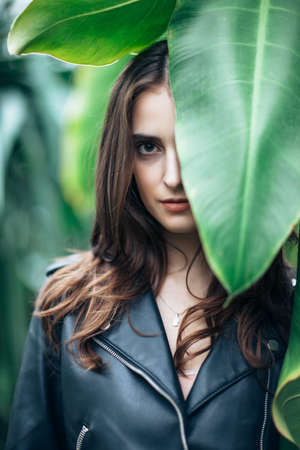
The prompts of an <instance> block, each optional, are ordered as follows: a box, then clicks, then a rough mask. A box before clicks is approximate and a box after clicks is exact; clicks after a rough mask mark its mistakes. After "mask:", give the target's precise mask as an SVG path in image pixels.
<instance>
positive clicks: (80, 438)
mask: <svg viewBox="0 0 300 450" xmlns="http://www.w3.org/2000/svg"><path fill="white" fill-rule="evenodd" d="M88 431H89V429H88V427H86V426H85V425H82V427H81V430H80V432H79V434H78V436H77V440H76V450H82V449H83V443H84V440H85V438H86V435H87V433H88Z"/></svg>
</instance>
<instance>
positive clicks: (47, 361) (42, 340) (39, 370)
mask: <svg viewBox="0 0 300 450" xmlns="http://www.w3.org/2000/svg"><path fill="white" fill-rule="evenodd" d="M41 448H42V449H43V450H50V449H51V450H65V449H66V448H67V445H66V443H65V436H64V426H63V408H62V402H61V383H60V364H59V356H58V355H57V353H56V352H55V349H54V348H53V345H51V344H50V342H49V340H48V338H47V336H46V334H45V333H44V330H43V327H42V322H41V319H40V318H39V317H36V316H32V318H31V321H30V325H29V331H28V334H27V338H26V341H25V347H24V351H23V357H22V362H21V367H20V371H19V375H18V379H17V384H16V388H15V392H14V398H13V405H12V410H11V413H10V421H9V429H8V435H7V441H6V446H5V450H39V449H41Z"/></svg>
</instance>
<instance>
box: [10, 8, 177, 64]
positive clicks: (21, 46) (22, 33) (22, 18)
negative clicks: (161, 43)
mask: <svg viewBox="0 0 300 450" xmlns="http://www.w3.org/2000/svg"><path fill="white" fill-rule="evenodd" d="M175 3H176V1H175V0H155V1H153V0H123V1H122V0H101V1H98V2H96V1H94V0H77V1H65V0H51V1H48V0H33V1H32V2H31V3H30V4H29V5H28V7H27V8H26V9H25V10H24V11H23V12H22V13H21V14H20V15H19V16H18V17H17V18H16V20H15V21H14V23H13V25H12V28H11V30H10V33H9V36H8V49H9V52H10V53H11V54H18V55H21V54H25V53H47V54H49V55H52V56H55V57H56V58H59V59H62V60H64V61H68V62H71V63H75V64H88V65H105V64H109V63H112V62H114V61H116V60H118V59H120V58H121V57H122V56H124V55H126V54H128V53H132V52H136V53H139V52H140V51H141V50H142V49H143V48H145V47H147V46H149V45H150V44H151V43H152V42H154V41H155V40H156V39H157V38H158V37H159V36H160V35H162V34H163V33H164V32H165V31H166V28H167V25H168V22H169V20H170V17H171V14H172V12H173V10H174V6H175Z"/></svg>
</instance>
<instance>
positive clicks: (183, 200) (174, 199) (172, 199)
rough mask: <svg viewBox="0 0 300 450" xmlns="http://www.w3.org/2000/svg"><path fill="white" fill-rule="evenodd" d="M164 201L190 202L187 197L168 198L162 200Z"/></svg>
mask: <svg viewBox="0 0 300 450" xmlns="http://www.w3.org/2000/svg"><path fill="white" fill-rule="evenodd" d="M162 203H188V200H187V199H186V198H178V199H176V198H167V199H166V200H162Z"/></svg>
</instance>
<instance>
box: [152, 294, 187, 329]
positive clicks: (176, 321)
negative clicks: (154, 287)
mask: <svg viewBox="0 0 300 450" xmlns="http://www.w3.org/2000/svg"><path fill="white" fill-rule="evenodd" d="M158 297H160V298H161V300H162V301H163V302H164V304H165V305H167V307H168V308H169V309H170V310H171V311H172V312H173V313H175V317H174V319H173V322H172V326H173V327H178V326H179V323H180V316H182V315H183V314H184V313H185V311H186V310H187V309H188V308H185V310H183V311H182V312H177V311H175V310H174V309H173V308H172V307H171V306H170V305H168V303H167V302H166V300H164V298H163V296H162V295H161V294H158Z"/></svg>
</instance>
